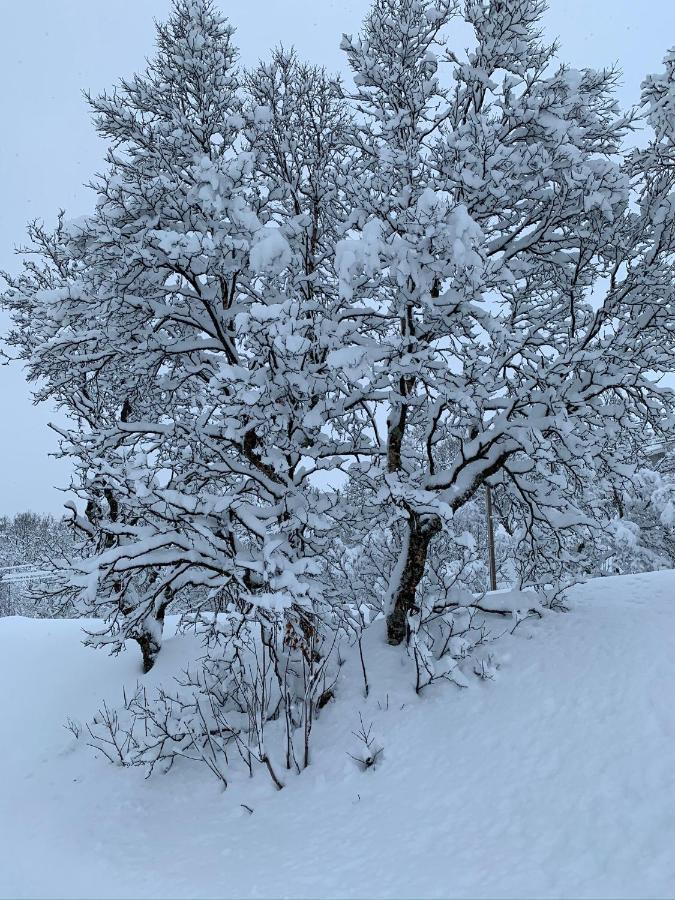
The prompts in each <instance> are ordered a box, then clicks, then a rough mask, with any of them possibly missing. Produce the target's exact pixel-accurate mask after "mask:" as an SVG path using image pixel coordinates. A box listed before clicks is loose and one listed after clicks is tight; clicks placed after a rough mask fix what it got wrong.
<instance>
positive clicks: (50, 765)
mask: <svg viewBox="0 0 675 900" xmlns="http://www.w3.org/2000/svg"><path fill="white" fill-rule="evenodd" d="M78 628H79V626H78V623H76V622H68V621H33V620H27V619H17V618H14V619H3V620H0V685H1V686H2V688H1V694H0V696H1V697H2V701H1V716H0V730H1V731H2V737H1V739H0V895H1V896H2V897H17V898H18V897H48V896H49V897H58V896H67V897H85V896H86V897H160V896H172V897H202V896H220V897H224V896H225V897H230V896H233V897H240V896H241V897H266V896H275V897H279V896H291V897H296V896H303V897H304V896H318V897H323V896H326V897H339V896H344V897H352V896H372V897H411V896H418V897H448V896H476V897H477V896H493V897H502V896H541V897H553V896H561V895H564V896H570V897H596V896H614V897H623V896H644V897H646V896H651V897H667V896H670V897H672V896H673V895H674V894H675V703H674V702H673V690H674V688H675V572H662V573H655V574H651V575H641V576H625V577H622V578H607V579H603V580H599V581H594V582H590V583H589V584H587V585H585V586H584V587H581V588H577V589H576V591H575V594H574V604H573V610H572V611H571V612H570V613H568V614H563V613H551V614H548V615H547V616H546V617H545V618H544V619H543V620H542V621H541V622H533V621H527V622H525V623H523V624H522V625H521V626H520V627H519V628H518V630H517V631H516V632H515V634H514V635H513V636H509V637H507V638H504V639H503V640H502V641H500V642H499V644H498V648H497V656H498V661H499V663H500V667H499V669H498V671H497V673H496V675H495V678H494V680H492V681H487V682H483V681H480V680H479V679H475V681H472V683H471V685H470V687H469V688H468V689H467V690H461V691H460V690H459V689H458V688H455V687H453V686H451V685H442V686H440V687H438V688H436V687H434V689H433V691H432V692H430V693H428V694H427V695H425V696H422V697H421V698H417V697H416V696H415V694H414V692H413V691H412V689H411V686H410V682H411V677H410V673H409V672H408V673H406V671H405V668H404V667H403V665H402V660H403V657H402V655H401V653H400V652H399V651H397V650H393V649H392V648H389V647H387V646H386V645H384V643H383V637H382V633H381V631H378V627H377V625H376V626H375V628H373V629H371V630H370V632H369V634H368V641H367V647H366V661H367V665H368V675H369V679H370V682H371V694H370V697H369V698H368V700H364V699H363V698H362V696H361V693H360V692H361V683H360V673H359V672H358V669H357V667H356V666H355V665H354V666H352V665H351V664H350V663H348V664H347V665H346V666H345V673H344V678H343V680H342V682H341V684H340V696H339V698H338V701H337V702H335V703H331V704H329V705H328V706H327V707H326V708H325V710H324V712H323V714H322V716H321V719H320V721H319V722H318V724H317V737H316V743H315V750H314V763H313V765H312V766H311V767H310V768H309V769H308V770H307V771H306V772H305V773H303V774H302V776H300V777H295V778H292V779H291V780H290V781H289V783H288V785H287V787H286V788H285V789H284V790H283V791H281V792H279V793H276V792H274V791H273V790H272V788H271V786H270V784H269V783H268V781H266V780H265V779H264V778H263V777H262V773H261V775H260V777H256V778H255V779H254V781H253V782H248V781H246V782H241V783H235V784H234V785H232V787H231V788H230V789H228V790H227V791H225V792H222V791H221V790H220V789H219V787H218V785H217V783H216V781H215V780H213V779H212V778H211V777H210V776H209V775H208V773H207V771H206V770H205V769H202V768H200V767H197V766H194V767H190V766H189V765H188V764H186V765H184V766H181V767H178V766H176V767H174V770H173V771H172V772H171V773H170V774H169V775H168V776H161V775H156V776H153V777H152V778H151V779H149V780H144V779H143V775H142V773H141V772H140V771H137V770H133V771H125V770H122V769H119V768H114V767H113V766H111V765H110V764H109V763H107V762H106V761H105V760H103V759H102V758H100V757H99V758H95V757H94V755H93V752H91V751H89V750H87V748H86V747H84V746H83V743H84V741H83V739H81V740H80V741H79V742H76V741H75V740H74V739H73V738H72V737H71V735H70V734H69V732H67V731H66V730H64V728H63V727H62V724H63V722H64V721H65V719H66V717H67V716H72V717H74V718H77V719H80V720H82V721H84V720H86V719H87V717H88V716H90V715H91V714H92V713H93V712H94V710H95V709H96V707H97V706H98V705H99V704H100V702H101V701H102V700H103V699H108V700H115V699H116V698H117V697H118V696H119V693H120V689H121V685H122V683H126V684H128V685H131V684H134V683H135V681H136V678H137V666H138V660H137V659H136V657H135V655H134V654H133V653H132V652H131V651H130V652H128V653H126V654H123V655H122V656H121V657H118V658H116V659H111V658H108V657H107V656H106V655H105V653H104V652H102V651H99V652H96V651H93V650H89V649H86V648H84V647H82V646H81V645H80V644H79V634H78ZM184 641H185V639H184V638H176V639H173V640H169V641H168V642H167V644H166V647H165V649H164V650H163V652H162V656H161V658H160V662H159V663H158V665H157V667H156V671H154V672H153V673H151V675H152V680H153V681H157V680H161V679H162V678H164V679H166V678H167V677H168V675H169V673H171V672H172V671H175V670H176V669H177V668H179V667H180V663H181V659H182V657H183V656H184V654H185V647H184V646H183V642H184ZM359 711H360V712H361V713H362V715H363V720H364V722H365V723H366V724H368V725H369V724H370V723H371V722H372V723H373V734H374V735H376V737H377V739H378V740H379V741H380V743H381V745H382V746H383V753H382V755H381V757H380V760H379V762H378V765H377V767H376V768H375V769H374V770H369V771H365V772H362V771H360V770H359V769H358V767H357V766H356V764H355V763H354V761H353V760H352V759H350V757H349V755H348V754H349V753H350V752H353V751H355V750H356V743H355V739H354V738H353V737H352V735H351V732H352V730H356V729H357V728H358V726H359ZM241 803H246V804H247V805H248V806H250V807H251V808H252V809H253V813H252V814H249V813H248V812H247V811H245V810H244V809H243V807H242V806H241V805H240V804H241Z"/></svg>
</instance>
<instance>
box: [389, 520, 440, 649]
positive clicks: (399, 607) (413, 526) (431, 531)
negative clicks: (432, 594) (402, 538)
mask: <svg viewBox="0 0 675 900" xmlns="http://www.w3.org/2000/svg"><path fill="white" fill-rule="evenodd" d="M408 528H409V534H408V544H407V546H406V547H404V548H403V551H402V552H403V553H404V554H405V558H404V560H403V564H402V568H401V576H400V579H399V582H398V585H397V586H396V589H395V591H394V595H393V597H392V603H393V606H392V610H391V612H390V613H389V615H388V616H387V641H388V642H389V643H390V644H394V645H397V644H400V643H402V642H403V640H404V639H405V638H406V637H407V631H408V613H409V612H411V610H413V609H414V608H415V597H416V594H417V588H418V585H419V583H420V581H421V580H422V576H423V575H424V566H425V564H426V559H427V551H428V549H429V544H430V543H431V541H432V539H433V538H434V537H435V536H436V535H437V534H438V533H439V531H440V530H441V528H442V523H441V520H440V518H439V517H438V516H437V515H429V514H428V513H416V512H411V514H410V521H409V523H408Z"/></svg>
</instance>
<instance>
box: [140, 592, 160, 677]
mask: <svg viewBox="0 0 675 900" xmlns="http://www.w3.org/2000/svg"><path fill="white" fill-rule="evenodd" d="M165 612H166V606H161V607H160V608H159V609H158V610H157V616H156V618H155V621H154V622H153V627H152V628H147V629H146V630H144V631H142V632H141V634H139V635H138V637H136V638H134V640H135V641H136V643H137V644H138V646H139V647H140V648H141V654H142V656H143V674H144V675H145V674H147V673H148V672H149V671H150V669H152V667H153V666H154V664H155V662H156V660H157V657H158V656H159V651H160V650H161V649H162V634H163V632H164V613H165Z"/></svg>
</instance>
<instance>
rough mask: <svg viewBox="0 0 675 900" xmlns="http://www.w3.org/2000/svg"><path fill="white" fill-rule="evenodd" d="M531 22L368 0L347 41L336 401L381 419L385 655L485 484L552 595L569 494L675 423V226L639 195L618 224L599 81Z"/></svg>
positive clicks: (614, 165)
mask: <svg viewBox="0 0 675 900" xmlns="http://www.w3.org/2000/svg"><path fill="white" fill-rule="evenodd" d="M543 11H544V3H543V2H540V0H468V2H466V3H464V4H463V5H460V4H459V3H456V2H454V0H376V2H375V3H374V4H373V7H372V9H371V12H370V13H369V15H368V17H367V19H366V21H365V24H364V27H363V30H362V32H361V34H360V35H359V36H358V37H356V38H351V37H345V38H344V41H343V46H344V49H345V51H346V53H347V56H348V60H349V64H350V66H351V68H352V71H353V73H354V81H355V85H356V87H355V93H354V96H353V102H354V104H355V107H356V108H357V110H358V112H359V114H360V117H361V118H360V124H361V130H360V136H359V144H358V146H359V150H360V152H361V167H360V170H359V171H358V174H357V175H356V177H355V178H354V181H353V185H352V188H353V192H354V193H353V206H354V213H353V216H352V222H351V224H352V226H353V227H352V233H351V234H350V235H349V237H348V239H346V240H345V241H344V242H343V243H342V244H341V245H340V247H339V252H338V271H339V274H340V277H341V284H342V290H343V293H344V295H345V296H347V297H349V299H350V301H351V302H352V303H353V304H354V307H355V309H356V310H357V311H358V313H357V314H358V316H359V321H360V323H361V325H360V329H359V334H358V342H354V343H353V344H352V346H351V348H350V350H351V352H352V353H353V355H354V356H355V357H356V358H357V359H358V360H359V363H358V364H357V365H354V366H353V370H352V371H353V375H352V384H353V390H354V391H359V392H360V393H361V394H362V396H365V397H367V398H370V399H371V400H373V401H377V402H378V403H379V404H380V405H381V407H382V408H383V410H386V411H387V425H386V432H385V433H379V432H378V431H377V430H376V429H375V428H373V430H372V433H371V440H372V447H373V449H374V450H375V449H376V450H377V451H378V452H377V453H375V452H374V453H373V454H372V456H371V459H372V460H373V464H372V467H371V473H370V475H371V478H375V479H377V480H378V481H379V483H380V485H381V490H382V497H383V500H384V499H385V497H386V500H387V502H388V503H389V504H391V505H393V506H394V507H395V508H396V509H397V510H398V514H399V516H400V519H401V522H402V526H401V527H402V528H403V538H402V554H401V557H400V559H399V561H398V564H397V566H396V567H395V570H394V572H393V573H392V578H391V586H390V595H391V611H390V613H389V640H390V642H392V643H399V642H400V641H401V640H402V639H403V638H404V637H405V634H406V619H407V616H408V614H409V612H410V611H411V610H413V609H414V608H415V598H416V592H417V589H418V585H419V584H420V581H421V579H422V577H423V575H424V572H425V564H426V559H427V554H428V548H429V545H430V543H431V541H432V540H433V539H434V537H435V536H436V535H437V534H438V533H439V532H440V531H441V530H442V529H443V527H444V523H445V522H447V521H448V520H449V519H450V518H451V517H452V515H453V514H454V513H456V512H457V511H458V510H459V509H461V508H462V506H463V505H464V504H466V503H467V502H468V501H469V500H471V499H472V498H473V497H475V496H476V494H477V492H478V491H479V490H480V489H481V488H482V486H483V485H484V484H489V485H491V486H492V487H493V488H494V489H495V491H496V492H497V494H499V493H503V494H504V505H505V506H508V507H510V514H511V517H512V519H513V520H514V527H517V529H518V532H519V538H518V539H519V541H520V543H521V545H522V547H523V548H526V547H527V548H529V551H528V553H527V554H526V556H527V557H529V563H528V565H527V566H526V567H525V571H524V572H523V578H524V579H525V580H527V581H530V582H531V581H543V582H547V581H550V580H552V579H553V577H554V576H555V575H559V574H560V570H561V569H562V568H564V567H565V566H570V565H573V564H576V563H577V562H578V561H579V560H580V558H581V554H580V550H579V548H580V547H581V546H582V545H583V544H584V542H585V541H584V539H582V536H581V535H580V534H579V532H580V531H587V532H589V534H588V535H586V536H585V538H586V539H588V537H590V532H591V531H592V529H593V527H594V525H595V524H596V523H595V522H594V520H593V517H592V516H589V514H588V513H587V511H585V510H584V508H583V504H582V503H581V502H580V491H579V490H578V488H579V485H581V484H583V483H584V482H586V481H588V480H589V479H592V478H594V477H597V475H598V473H599V472H602V473H603V475H604V476H605V477H606V478H607V479H608V480H612V479H616V480H618V481H620V480H621V479H624V478H625V477H627V472H628V471H629V464H630V459H628V458H626V456H625V454H624V453H623V452H622V448H623V446H625V445H622V444H621V443H619V442H617V441H616V435H617V433H619V432H620V431H622V430H628V431H636V430H637V431H639V430H640V429H642V428H644V427H645V423H649V425H650V427H651V428H652V429H653V430H654V432H656V433H658V434H662V433H663V432H664V429H667V428H668V427H670V426H671V424H672V415H671V409H672V399H671V396H670V395H669V394H668V393H667V392H664V391H662V390H660V389H659V388H658V387H657V385H656V383H655V380H654V378H653V373H654V372H663V371H667V370H668V369H669V368H670V367H671V365H672V353H673V341H672V316H673V283H674V281H673V265H672V241H673V230H672V221H671V219H670V218H668V216H667V215H666V214H665V212H658V214H657V215H656V219H657V221H654V218H655V212H656V209H655V206H654V202H655V199H656V196H657V195H656V194H655V193H654V188H652V187H649V188H647V189H646V190H647V191H648V196H647V199H646V202H643V203H642V205H641V208H640V211H639V212H634V211H633V210H632V209H631V206H630V199H631V190H630V177H631V175H632V174H633V172H632V169H633V168H634V167H632V166H625V165H624V166H622V164H621V159H620V153H621V145H622V141H623V140H624V138H625V137H626V135H627V131H628V129H629V128H630V127H631V119H630V117H628V118H626V117H622V116H621V115H620V114H619V111H618V107H617V103H616V100H615V98H614V95H613V87H614V83H615V81H616V77H617V76H616V73H615V72H614V71H613V70H605V71H599V72H596V71H592V70H587V69H586V70H581V71H574V70H571V69H570V68H569V67H567V66H565V65H562V64H559V63H557V61H556V48H555V47H549V46H546V45H545V44H544V43H543V42H542V39H541V32H540V28H539V22H540V19H541V15H542V13H543ZM460 14H461V15H463V17H464V19H465V20H466V21H467V22H468V23H469V24H471V25H472V26H473V29H474V32H475V45H474V47H473V49H471V50H470V51H469V53H468V55H467V56H466V58H465V59H463V60H462V59H459V58H458V56H457V55H456V54H455V53H453V52H451V51H450V50H449V49H448V47H447V43H446V41H447V38H446V34H447V31H448V30H449V28H448V26H450V25H451V22H452V20H453V18H454V17H455V16H458V15H460ZM446 68H447V69H449V70H450V72H449V73H448V75H449V77H447V78H445V79H444V78H443V73H444V69H446ZM660 84H661V83H660V82H659V85H660ZM654 91H655V92H656V93H658V92H661V93H659V98H660V99H659V100H658V108H659V110H661V109H664V108H665V107H666V105H667V104H665V101H663V99H662V88H661V87H659V88H658V91H657V89H656V88H654ZM654 102H655V103H657V101H654ZM654 115H655V114H653V115H652V118H653V117H654ZM662 118H666V119H667V118H668V117H667V115H666V116H665V117H662ZM660 121H661V120H660ZM662 130H663V129H662ZM645 177H646V179H647V183H648V184H649V185H651V181H652V176H651V175H650V174H648V173H645ZM375 417H376V418H377V413H376V414H375ZM360 439H362V438H360ZM533 551H534V552H533Z"/></svg>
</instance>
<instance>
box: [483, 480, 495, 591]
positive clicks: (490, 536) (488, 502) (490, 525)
mask: <svg viewBox="0 0 675 900" xmlns="http://www.w3.org/2000/svg"><path fill="white" fill-rule="evenodd" d="M485 516H486V519H487V549H488V568H489V570H490V590H491V591H496V590H497V565H496V562H495V527H494V521H493V518H492V491H491V490H490V486H489V485H488V484H486V485H485Z"/></svg>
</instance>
